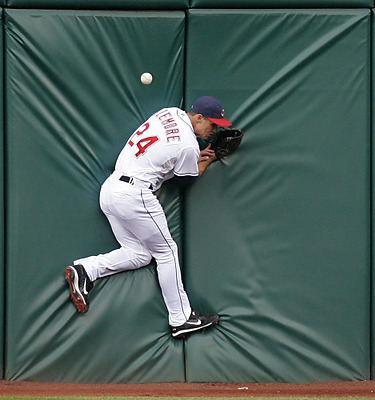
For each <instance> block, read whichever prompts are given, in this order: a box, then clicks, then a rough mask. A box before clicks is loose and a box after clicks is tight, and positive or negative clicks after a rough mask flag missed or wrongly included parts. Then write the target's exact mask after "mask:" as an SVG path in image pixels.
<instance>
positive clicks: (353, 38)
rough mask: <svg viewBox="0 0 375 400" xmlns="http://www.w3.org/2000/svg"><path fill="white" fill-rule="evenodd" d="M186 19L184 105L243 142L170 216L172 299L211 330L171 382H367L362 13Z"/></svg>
mask: <svg viewBox="0 0 375 400" xmlns="http://www.w3.org/2000/svg"><path fill="white" fill-rule="evenodd" d="M188 17H189V20H188V33H189V34H188V41H187V77H186V88H187V92H186V93H187V97H186V100H187V103H188V104H190V103H191V101H192V100H193V99H194V98H195V97H196V96H197V95H200V94H208V95H214V96H217V97H219V98H221V99H222V101H223V102H224V104H225V105H226V115H227V117H228V118H229V119H232V120H233V122H234V125H235V126H239V127H241V128H243V129H244V131H245V138H244V142H243V144H242V145H241V147H240V148H239V150H238V152H237V153H236V154H234V155H233V156H231V157H230V158H228V159H227V160H226V161H224V162H223V163H220V162H217V163H215V164H214V165H212V166H211V167H210V168H209V169H208V171H207V172H206V175H205V176H204V177H203V179H201V180H200V182H198V183H197V184H196V185H195V186H194V187H193V188H191V190H190V192H189V196H188V199H187V202H186V207H187V218H186V243H185V245H186V250H185V254H186V265H185V271H186V281H187V288H188V290H189V293H190V296H191V300H192V303H193V305H194V306H195V307H196V308H198V309H200V310H202V311H216V312H218V313H219V314H220V316H221V323H220V325H219V326H218V329H215V330H212V331H211V332H207V334H206V335H202V336H192V337H191V338H189V339H188V341H187V344H186V377H187V381H189V382H193V381H239V382H246V381H287V382H307V381H326V380H357V379H369V361H370V360H369V352H370V348H369V330H370V320H369V314H370V310H369V296H370V284H369V278H370V260H369V254H370V243H369V240H370V222H369V221H370V210H369V206H370V205H369V197H370V171H369V163H370V161H369V157H370V156H369V155H370V148H369V144H370V132H369V129H370V112H369V110H370V86H369V84H370V76H369V75H370V48H369V44H370V37H369V35H370V11H369V10H300V11H297V10H273V11H271V10H264V11H262V10H258V11H254V10H240V11H236V10H223V11H213V10H202V11H199V10H190V12H189V16H188ZM228 32H231V34H230V35H228ZM218 43H219V44H220V51H217V44H218ZM213 65H214V66H215V73H212V66H213Z"/></svg>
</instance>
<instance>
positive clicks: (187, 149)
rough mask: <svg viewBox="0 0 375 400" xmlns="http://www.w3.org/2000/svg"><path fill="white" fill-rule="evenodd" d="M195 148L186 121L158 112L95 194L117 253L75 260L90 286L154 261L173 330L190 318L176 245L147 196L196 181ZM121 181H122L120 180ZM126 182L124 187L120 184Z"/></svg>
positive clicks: (180, 114)
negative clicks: (172, 183) (179, 181)
mask: <svg viewBox="0 0 375 400" xmlns="http://www.w3.org/2000/svg"><path fill="white" fill-rule="evenodd" d="M199 153H200V151H199V145H198V141H197V139H196V136H195V133H194V130H193V126H192V124H191V122H190V119H189V117H188V115H187V114H186V113H185V112H184V111H182V110H180V109H179V108H175V107H172V108H164V109H162V110H160V111H158V112H157V113H155V114H154V115H152V116H151V117H150V118H149V119H148V120H147V121H146V122H145V123H144V124H143V125H141V126H140V127H139V128H138V129H137V130H136V131H135V132H134V133H133V134H132V136H131V137H130V139H129V140H128V141H127V143H126V145H125V147H124V148H123V150H122V151H121V153H120V155H119V157H118V159H117V162H116V166H115V171H114V172H113V173H112V175H111V176H110V177H109V178H108V179H107V180H106V181H105V182H104V184H103V186H102V188H101V192H100V206H101V209H102V211H103V212H104V213H105V215H106V216H107V218H108V220H109V222H110V224H111V227H112V231H113V233H114V235H115V237H116V239H117V241H118V242H119V244H120V246H121V247H120V248H118V249H116V250H113V251H111V252H109V253H107V254H100V255H97V256H91V257H87V258H82V259H79V260H76V261H75V262H74V264H82V265H83V266H84V268H85V270H86V272H87V274H88V276H89V278H90V279H91V280H92V281H95V280H96V279H98V278H101V277H104V276H108V275H111V274H114V273H117V272H120V271H127V270H131V269H137V268H140V267H142V266H145V265H148V264H149V263H150V261H151V258H152V257H154V258H155V260H156V263H157V272H158V278H159V283H160V287H161V290H162V295H163V298H164V302H165V304H166V307H167V310H168V313H169V324H170V325H171V326H179V325H182V324H184V323H185V322H186V320H187V319H188V318H189V316H190V313H191V308H190V303H189V299H188V296H187V294H186V292H185V290H184V287H183V283H182V279H181V271H180V265H179V260H178V250H177V245H176V243H175V242H174V240H173V239H172V237H171V234H170V232H169V228H168V225H167V220H166V217H165V214H164V211H163V209H162V207H161V205H160V203H159V201H158V199H157V197H156V196H155V195H154V194H153V192H154V191H155V190H157V189H159V188H160V186H161V184H162V183H163V182H164V181H165V180H167V179H170V178H173V177H174V176H175V175H176V176H180V177H181V176H199V170H198V159H199ZM121 179H122V180H121ZM127 180H128V181H129V182H126V181H127Z"/></svg>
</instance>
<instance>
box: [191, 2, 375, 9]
mask: <svg viewBox="0 0 375 400" xmlns="http://www.w3.org/2000/svg"><path fill="white" fill-rule="evenodd" d="M190 6H191V7H192V8H202V7H205V8H268V7H269V8H271V7H272V8H293V7H297V8H319V7H332V8H345V7H358V8H359V7H373V6H374V1H373V0H235V1H231V0H190Z"/></svg>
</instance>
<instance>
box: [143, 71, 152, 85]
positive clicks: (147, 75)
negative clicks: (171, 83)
mask: <svg viewBox="0 0 375 400" xmlns="http://www.w3.org/2000/svg"><path fill="white" fill-rule="evenodd" d="M141 82H142V83H143V84H144V85H149V84H150V83H151V82H152V75H151V74H150V73H149V72H144V73H143V74H142V75H141Z"/></svg>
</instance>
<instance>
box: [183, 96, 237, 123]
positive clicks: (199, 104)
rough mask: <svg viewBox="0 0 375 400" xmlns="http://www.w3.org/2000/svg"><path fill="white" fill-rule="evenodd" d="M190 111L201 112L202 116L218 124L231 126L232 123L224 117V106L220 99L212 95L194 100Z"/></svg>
mask: <svg viewBox="0 0 375 400" xmlns="http://www.w3.org/2000/svg"><path fill="white" fill-rule="evenodd" d="M191 111H194V112H195V113H196V114H202V115H203V116H204V117H206V118H207V119H209V120H210V121H212V122H213V123H214V124H216V125H219V126H231V125H232V123H231V122H229V121H228V120H227V119H226V118H224V107H223V105H222V104H221V101H220V100H218V99H216V98H215V97H212V96H202V97H198V98H197V100H195V102H194V104H193V105H192V106H191Z"/></svg>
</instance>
